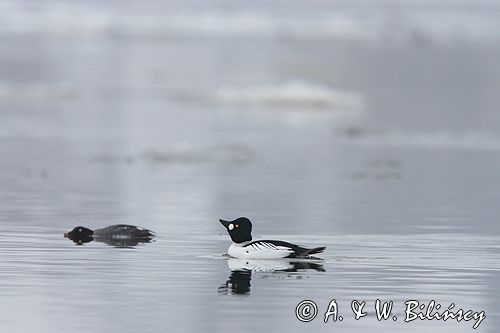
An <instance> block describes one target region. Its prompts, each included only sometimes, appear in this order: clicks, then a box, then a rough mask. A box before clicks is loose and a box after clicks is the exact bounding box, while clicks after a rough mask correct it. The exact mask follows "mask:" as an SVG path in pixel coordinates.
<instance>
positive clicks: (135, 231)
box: [64, 224, 155, 247]
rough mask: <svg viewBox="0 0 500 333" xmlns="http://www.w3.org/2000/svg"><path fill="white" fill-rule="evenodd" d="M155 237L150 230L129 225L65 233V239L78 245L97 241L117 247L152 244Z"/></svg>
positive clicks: (82, 229) (81, 229)
mask: <svg viewBox="0 0 500 333" xmlns="http://www.w3.org/2000/svg"><path fill="white" fill-rule="evenodd" d="M154 236H155V235H154V233H153V232H152V231H150V230H147V229H144V228H140V227H136V226H133V225H127V224H117V225H112V226H109V227H106V228H101V229H96V230H91V229H88V228H85V227H80V226H78V227H75V228H73V230H71V231H70V232H65V233H64V237H65V238H69V239H71V240H72V241H73V242H74V243H75V244H77V245H81V244H83V243H88V242H91V241H93V240H95V241H97V242H103V243H106V244H108V245H110V246H115V247H130V246H135V245H137V244H139V243H150V242H151V240H152V239H153V237H154Z"/></svg>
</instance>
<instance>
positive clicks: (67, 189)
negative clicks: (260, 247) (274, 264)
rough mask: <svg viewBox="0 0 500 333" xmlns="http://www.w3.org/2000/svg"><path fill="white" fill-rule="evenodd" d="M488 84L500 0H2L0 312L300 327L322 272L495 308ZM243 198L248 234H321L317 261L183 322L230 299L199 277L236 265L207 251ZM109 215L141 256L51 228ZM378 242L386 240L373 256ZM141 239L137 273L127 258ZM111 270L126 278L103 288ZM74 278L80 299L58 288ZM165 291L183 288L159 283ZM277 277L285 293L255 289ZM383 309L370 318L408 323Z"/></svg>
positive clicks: (157, 323)
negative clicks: (137, 231)
mask: <svg viewBox="0 0 500 333" xmlns="http://www.w3.org/2000/svg"><path fill="white" fill-rule="evenodd" d="M499 87H500V2H499V1H486V0H479V1H475V0H474V1H473V0H468V1H466V0H456V1H426V0H408V1H395V0H394V1H392V0H373V1H371V0H356V1H326V0H307V1H305V0H290V1H285V0H272V1H210V2H208V1H201V0H200V1H192V0H189V1H159V0H158V1H155V0H153V1H140V2H139V1H118V0H116V1H115V0H99V1H94V0H85V1H83V0H82V1H79V0H69V1H68V0H67V1H25V0H1V1H0V232H1V233H2V235H0V239H1V240H2V244H3V245H1V244H0V256H1V257H2V258H1V261H2V262H3V263H2V265H3V266H4V267H3V268H2V270H3V272H2V273H0V278H1V280H0V283H1V285H0V295H2V298H3V301H0V309H1V311H0V320H1V322H2V326H5V327H7V328H9V329H10V330H9V331H10V332H14V331H26V330H30V329H33V328H34V327H37V328H42V331H43V329H46V330H47V331H49V330H51V331H53V329H54V327H55V326H54V325H57V323H60V322H62V321H63V320H64V319H63V318H65V316H71V317H75V316H76V317H78V318H79V319H78V320H75V321H73V322H71V324H68V325H69V326H68V327H67V328H68V329H76V330H83V328H91V329H92V330H94V331H99V330H100V329H103V330H105V331H109V329H110V328H113V327H114V328H117V329H118V328H119V329H120V331H121V332H123V331H129V330H130V331H132V330H134V329H136V328H137V326H134V325H137V324H136V323H137V322H138V321H141V320H144V322H142V325H144V326H142V328H144V329H146V330H148V329H150V330H158V329H162V328H164V327H166V326H168V325H173V324H175V325H177V327H178V328H179V329H180V330H182V329H184V330H187V331H189V330H192V329H195V328H198V326H196V325H205V326H200V327H208V329H216V330H218V331H225V330H230V329H231V328H234V326H232V323H233V324H234V323H235V322H236V321H237V322H238V323H239V322H240V321H241V316H243V315H246V316H248V315H249V314H248V313H249V312H248V311H250V312H251V311H266V313H267V314H269V313H272V314H273V315H274V317H273V318H281V319H283V320H281V321H276V320H274V319H268V320H267V321H264V322H263V323H261V324H260V325H265V326H264V327H267V328H272V327H274V326H276V327H281V326H280V325H284V326H283V327H286V328H288V329H289V330H291V331H299V330H301V329H303V326H300V325H298V324H299V322H295V321H294V317H293V306H294V304H295V303H298V302H299V301H300V298H301V297H306V298H307V297H311V296H312V295H314V293H317V294H318V295H324V293H325V291H327V293H328V291H329V290H332V289H329V288H333V287H331V285H330V284H329V283H331V281H334V280H335V281H337V287H335V288H338V289H335V288H334V289H333V290H332V292H331V293H332V295H333V294H335V293H337V295H339V294H340V295H344V296H345V300H348V299H350V298H352V297H353V296H354V294H356V293H358V292H360V291H359V286H360V285H364V286H366V289H365V291H367V294H369V295H382V296H384V295H387V293H389V295H393V296H394V297H396V296H397V297H396V298H398V297H399V298H401V300H403V299H405V298H406V297H407V296H410V295H417V296H418V295H420V293H422V294H423V295H425V297H428V298H429V299H430V298H432V297H434V295H436V293H438V294H439V295H441V296H442V297H443V298H444V299H445V300H453V301H455V302H457V301H460V299H462V300H463V302H462V303H465V304H464V307H467V306H468V307H474V306H475V307H476V309H475V310H483V308H485V310H486V309H488V308H491V309H493V308H494V305H495V304H494V303H493V301H494V299H498V297H492V295H496V296H500V295H499V294H498V286H499V281H500V277H499V274H498V271H496V268H495V270H493V271H492V269H493V268H492V267H498V263H499V257H498V256H499V248H498V245H497V244H498V240H499V239H498V236H499V230H500V229H499V227H498V221H497V220H498V209H497V207H498V201H499V199H500V177H499V176H498V166H499V165H500V164H499V163H500V112H499V105H500V94H499ZM239 216H248V217H249V218H251V219H252V220H253V221H254V231H255V232H256V235H257V236H260V235H262V236H269V237H270V236H273V237H276V238H278V237H279V238H280V239H284V237H285V238H286V237H288V238H287V239H286V240H289V241H296V242H299V243H311V244H310V245H318V246H319V245H323V246H328V248H329V251H330V252H328V254H327V259H329V261H328V263H327V264H326V266H327V273H326V274H327V275H320V276H317V277H316V284H315V286H316V287H311V286H308V287H307V288H305V285H304V284H302V285H300V286H295V285H287V284H286V283H284V284H277V282H276V281H274V282H272V283H271V282H270V284H267V285H261V289H260V290H261V298H258V297H257V298H256V297H255V296H256V292H255V291H254V289H255V288H253V289H252V295H251V296H253V297H254V298H253V299H254V303H251V302H248V303H244V304H245V305H244V306H248V308H245V310H242V312H234V313H233V312H231V313H232V314H233V317H232V320H235V322H232V321H231V320H229V321H226V322H224V321H221V320H219V319H218V318H219V317H218V316H223V315H224V314H225V312H223V311H222V310H221V311H220V312H217V313H205V315H203V316H202V317H201V319H202V321H203V323H199V324H196V323H190V324H189V325H188V324H187V323H186V322H185V321H183V319H186V318H187V317H188V315H187V314H185V313H187V312H188V311H191V309H192V302H197V304H199V305H198V306H199V307H201V306H202V304H203V305H204V306H203V307H204V308H205V307H206V306H208V305H209V304H214V302H222V303H224V302H227V304H226V303H224V304H222V305H221V306H223V309H226V310H227V311H237V307H238V306H240V307H241V306H243V305H242V304H243V303H240V302H237V303H233V301H229V300H225V299H224V301H221V298H215V299H212V298H211V297H213V295H212V294H213V292H214V290H215V289H216V288H217V283H215V285H214V283H212V282H206V281H211V280H210V279H214V281H219V280H220V281H219V282H223V281H224V279H225V278H226V275H227V274H228V271H227V267H225V263H224V261H222V260H215V262H216V264H214V263H213V261H214V260H213V258H212V259H207V258H204V257H203V256H204V255H214V254H217V255H220V254H222V253H225V251H226V250H227V246H228V245H229V239H228V237H227V235H225V231H224V229H222V227H221V226H220V225H219V223H218V221H217V220H218V218H225V219H233V218H236V217H239ZM118 223H128V224H135V225H140V226H143V227H147V228H150V229H152V230H154V231H156V232H157V234H158V235H159V238H158V241H157V242H156V243H155V244H151V245H149V246H146V247H143V248H141V249H140V250H141V251H137V252H134V253H136V254H135V256H144V257H140V259H141V260H139V258H137V257H133V258H135V259H130V257H128V256H127V253H126V252H123V251H122V252H119V251H111V250H112V249H111V248H108V247H106V246H103V245H101V246H99V245H98V244H96V245H89V246H88V247H87V248H88V249H89V251H86V252H84V251H81V250H82V249H81V248H77V247H74V246H73V245H72V244H70V242H68V241H66V242H64V240H62V239H61V237H62V236H61V235H62V233H63V232H64V231H67V230H69V229H71V228H72V227H74V226H75V225H85V226H88V227H91V228H97V227H103V226H107V225H111V224H118ZM366 244H371V245H369V246H368V245H366ZM411 244H413V245H411ZM464 244H465V245H464ZM306 245H308V244H306ZM364 245H366V246H367V247H366V248H365V247H363V246H364ZM61 246H64V247H63V248H61ZM412 246H413V247H412ZM415 246H416V247H415ZM360 251H361V252H360ZM380 253H384V254H385V255H389V254H390V253H392V254H393V255H394V256H396V257H391V256H390V255H389V257H390V260H389V261H390V262H391V264H388V262H387V261H382V262H379V264H375V263H374V261H373V259H374V258H373V257H370V255H375V254H380ZM394 253H397V255H396V254H394ZM436 253H439V254H440V255H439V258H437V257H436V256H434V255H435V254H436ZM417 254H419V255H420V256H418V255H417ZM117 256H118V257H117ZM200 256H201V257H200ZM339 256H341V257H339ZM342 256H348V257H349V258H350V259H349V258H347V257H345V258H344V257H342ZM415 256H417V257H416V258H415ZM178 257H182V258H184V259H185V260H187V262H183V265H182V266H181V267H183V268H179V266H178V265H179V262H177V260H178V259H176V258H178ZM189 257H193V258H195V259H187V258H189ZM75 258H78V259H79V261H75V260H76V259H75ZM342 258H343V259H342ZM352 258H357V259H356V260H358V263H359V266H355V267H354V266H352V265H351V263H352V262H353V260H354V259H352ZM363 258H364V259H363ZM410 258H413V259H410ZM450 258H451V260H450ZM189 260H191V261H189ZM391 260H392V261H391ZM412 260H413V261H412ZM433 260H434V261H433ZM139 261H140V262H141V264H140V265H139V266H140V267H141V272H140V273H138V272H135V273H131V272H130V270H129V271H128V273H127V274H125V276H124V275H123V270H124V269H130V268H135V267H137V265H138V264H137V262H139ZM354 261H355V260H354ZM359 261H361V262H359ZM409 262H412V263H413V264H409ZM417 262H418V263H417ZM68 265H70V266H68ZM72 265H79V267H82V265H83V268H84V271H85V272H87V273H86V274H87V275H86V274H84V275H83V276H82V275H78V274H76V273H70V272H72V270H71V269H70V268H74V267H73V266H72ZM115 265H116V267H115ZM328 265H331V267H329V268H330V269H328ZM339 265H345V266H340V267H343V268H339ZM370 265H374V266H370ZM377 265H378V266H377ZM387 265H389V266H391V265H392V266H397V267H399V269H400V270H399V271H398V272H400V273H394V272H392V273H391V274H389V275H386V274H387V273H386V272H387V270H386V268H387V267H386V266H387ZM407 265H410V266H411V265H413V266H411V267H410V268H408V267H407ZM392 266H391V267H392ZM113 267H114V268H113ZM172 267H177V268H176V269H172ZM334 267H335V268H334ZM362 267H365V268H364V269H363V268H362ZM367 267H371V268H367ZM429 267H431V268H429ZM403 268H404V269H403ZM443 269H444V271H443ZM358 270H359V271H358ZM179 271H180V272H181V275H182V277H179V276H178V275H176V272H177V273H179ZM339 271H340V272H343V274H338V273H339ZM422 271H425V272H427V273H426V274H424V275H425V277H424V275H422V274H421V272H422ZM328 272H330V273H328ZM346 272H347V273H348V274H347V273H346ZM363 272H364V273H367V274H368V273H370V274H368V276H366V275H363V277H361V275H358V273H359V274H361V273H363ZM416 272H418V274H417V273H416ZM344 273H345V274H344ZM372 273H373V275H371V274H372ZM79 274H81V272H80V273H79ZM142 274H146V275H142ZM328 274H334V275H333V276H332V275H328ZM394 274H396V277H399V279H398V280H397V281H396V282H395V280H393V278H394ZM398 274H399V275H398ZM63 276H64V278H62V277H63ZM199 276H202V277H204V279H203V280H204V281H205V282H203V284H202V285H199V284H197V283H202V282H199V281H198V282H196V281H195V277H199ZM450 276H452V277H454V278H450ZM314 278H315V277H314V276H312V279H314ZM384 278H387V281H386V280H384ZM207 279H208V280H207ZM356 279H360V280H356ZM422 279H424V280H422ZM425 279H429V280H425ZM443 279H444V280H443ZM450 279H451V280H450ZM254 280H255V277H254ZM110 281H114V282H115V283H118V282H117V281H121V282H120V283H121V284H120V283H118V286H117V285H116V284H113V286H114V287H113V288H116V290H115V292H113V294H112V295H111V296H110V295H108V294H106V293H109V292H110ZM259 281H260V280H259ZM353 281H356V283H353ZM374 281H378V282H377V283H375V282H374ZM384 281H385V282H384ZM278 282H279V281H278ZM301 282H302V283H306V281H301ZM205 283H206V285H205ZM290 283H291V282H290ZM293 283H296V282H293ZM145 284H148V285H149V286H150V287H149V288H150V289H147V288H146V289H147V290H143V289H141V288H143V287H144V285H145ZM381 284H382V285H384V286H386V287H387V288H394V289H390V290H392V291H391V292H389V291H388V290H389V289H382V290H380V289H379V287H380V285H381ZM385 284H387V285H385ZM444 285H446V286H448V287H444ZM450 285H451V287H450ZM139 286H141V287H139ZM201 286H206V287H207V288H203V290H206V294H205V293H204V292H202V291H200V290H198V289H196V288H201ZM56 287H58V288H59V287H60V288H61V289H59V290H60V292H59V293H56V294H54V293H49V291H53V290H54V288H56ZM87 287H88V288H92V290H94V292H95V294H94V293H91V294H88V293H84V290H85V289H86V288H87ZM113 288H111V289H113ZM193 288H194V289H193ZM211 288H212V289H211ZM297 288H299V290H300V289H301V288H303V289H302V290H301V292H299V293H297V290H298V289H297ZM412 288H416V289H415V290H413V289H412ZM419 288H420V289H419ZM422 288H424V289H425V290H424V291H422ZM426 288H427V289H426ZM443 288H444V289H443ZM447 288H449V289H447ZM304 289H306V291H307V290H309V294H307V293H305V294H303V293H302V292H303V291H304ZM41 290H44V292H42V293H41V294H40V292H41ZM75 290H76V291H77V292H76V294H77V296H78V297H79V298H78V299H79V301H77V300H73V303H71V304H67V303H65V302H64V301H62V299H63V294H64V295H68V294H74V292H75ZM113 290H114V289H113ZM139 290H141V291H139ZM408 290H412V291H411V294H408ZM457 290H458V291H457ZM97 291H100V293H98V292H97ZM174 291H177V292H178V293H179V296H178V297H179V298H181V299H185V302H186V303H185V304H184V303H182V306H184V307H182V306H181V307H180V308H179V307H174V305H172V304H171V303H169V302H168V300H169V299H170V297H171V295H172V292H174ZM273 291H274V292H276V291H279V293H280V295H281V296H276V295H275V298H274V300H275V301H276V300H284V302H282V303H280V304H281V305H280V306H277V305H276V306H275V307H273V308H272V309H269V308H264V310H262V309H263V308H262V303H263V302H264V303H266V302H268V301H269V299H268V298H267V297H269V296H268V295H273ZM447 291H449V292H447ZM459 291H460V292H459ZM461 292H463V294H461ZM44 293H45V294H44ZM257 293H258V291H257ZM281 293H286V294H287V295H288V296H287V297H289V298H287V299H283V298H282V297H283V294H281ZM311 293H312V295H311ZM102 294H106V295H107V296H106V297H102V299H101V295H102ZM457 295H460V296H457ZM361 296H363V295H361ZM129 297H132V298H133V300H134V302H135V303H134V304H135V305H133V306H132V308H124V307H125V305H123V304H125V303H126V302H127V300H128V299H130V298H129ZM204 297H205V298H204ZM460 297H463V298H460ZM457 298H458V299H457ZM96 300H100V301H96ZM151 300H156V303H155V304H156V306H157V307H156V308H153V304H151V305H149V302H150V301H151ZM240 301H241V300H240ZM323 301H324V302H328V301H329V299H324V300H323ZM96 302H97V303H96ZM99 302H103V303H99ZM14 304H17V305H14ZM96 304H100V306H97V307H96ZM235 304H236V305H237V306H236V310H235V309H234V306H235ZM266 304H268V303H266ZM42 305H43V306H42ZM496 305H498V304H496ZM148 306H151V308H148ZM224 306H226V308H224ZM109 307H112V309H110V308H109ZM41 308H43V309H46V310H41ZM480 308H481V309H480ZM96 309H99V311H100V312H99V313H96V311H97V310H96ZM144 309H147V313H144V311H145V310H144ZM259 309H260V310H259ZM44 311H46V312H44ZM243 311H247V312H246V314H244V313H245V312H243ZM492 312H493V310H491V311H490V313H491V315H492V317H493V313H492ZM124 313H127V314H132V315H128V316H123V314H124ZM165 313H170V314H171V315H170V316H168V315H165ZM26 314H29V315H30V317H31V318H33V320H32V321H30V322H26V321H21V320H20V318H21V317H22V316H25V315H26ZM174 314H175V315H174ZM183 314H185V315H183ZM487 314H488V313H487ZM290 316H291V317H290ZM270 318H271V317H270ZM111 319H120V320H122V325H123V326H120V324H119V323H117V322H116V320H111ZM198 319H200V318H198ZM285 319H286V320H288V321H287V323H285V322H284V321H285ZM490 320H491V322H490V325H491V326H490V327H491V329H494V327H496V326H495V325H493V323H494V322H495V320H496V323H498V317H493V319H490ZM146 322H147V323H148V324H146ZM369 323H370V321H367V324H366V325H368V324H369ZM31 325H33V326H31ZM113 325H117V326H113ZM186 325H187V326H186ZM190 325H192V326H190ZM206 325H208V326H206ZM225 325H227V326H225ZM256 325H258V324H256ZM273 325H274V326H273ZM287 325H288V326H287ZM344 325H345V326H344V328H349V327H350V326H349V324H347V323H345V324H344ZM351 325H353V326H352V327H353V328H352V329H353V330H354V331H355V330H356V329H359V327H360V326H359V325H361V323H356V322H354V323H353V322H351ZM356 325H358V326H356ZM391 325H392V326H387V327H384V326H380V328H381V329H382V328H383V329H384V330H386V329H387V328H388V327H393V328H397V329H401V327H400V326H397V325H395V324H392V323H391ZM429 325H431V324H429ZM432 325H435V326H431V327H430V329H431V330H432V329H435V330H436V331H439V332H443V331H446V330H447V329H450V330H451V331H455V329H457V326H446V325H443V323H441V322H440V323H436V322H434V323H432ZM483 325H485V324H483ZM486 325H487V324H486ZM469 326H471V325H468V324H466V325H462V324H460V326H459V327H460V328H463V329H464V330H465V329H467V330H470V327H469ZM242 327H243V329H244V328H245V327H246V326H242ZM404 327H405V329H415V330H416V331H418V330H419V329H421V328H422V326H418V324H416V325H413V326H411V325H408V326H404ZM315 329H316V330H318V329H331V328H329V327H328V326H325V325H323V326H321V325H319V324H318V326H316V328H315ZM486 330H487V329H486Z"/></svg>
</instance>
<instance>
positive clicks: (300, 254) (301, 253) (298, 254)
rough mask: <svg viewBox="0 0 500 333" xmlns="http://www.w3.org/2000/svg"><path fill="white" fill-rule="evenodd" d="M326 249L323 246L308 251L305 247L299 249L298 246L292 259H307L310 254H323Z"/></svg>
mask: <svg viewBox="0 0 500 333" xmlns="http://www.w3.org/2000/svg"><path fill="white" fill-rule="evenodd" d="M325 249H326V247H325V246H321V247H315V248H313V249H308V248H305V247H300V246H298V247H297V249H296V250H295V255H294V256H293V257H295V258H304V259H307V258H309V257H310V256H311V255H312V254H318V253H321V252H323V251H324V250H325Z"/></svg>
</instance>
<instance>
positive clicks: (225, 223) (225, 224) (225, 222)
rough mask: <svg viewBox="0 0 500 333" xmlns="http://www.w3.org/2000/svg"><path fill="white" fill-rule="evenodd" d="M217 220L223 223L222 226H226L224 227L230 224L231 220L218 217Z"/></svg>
mask: <svg viewBox="0 0 500 333" xmlns="http://www.w3.org/2000/svg"><path fill="white" fill-rule="evenodd" d="M219 221H220V223H222V225H223V226H224V227H226V228H227V227H229V225H230V224H231V222H230V221H226V220H222V219H219Z"/></svg>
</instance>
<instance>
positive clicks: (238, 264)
mask: <svg viewBox="0 0 500 333" xmlns="http://www.w3.org/2000/svg"><path fill="white" fill-rule="evenodd" d="M227 265H228V266H229V269H231V274H230V275H229V277H228V280H227V281H226V283H225V284H223V285H222V286H220V287H219V293H220V294H247V293H249V292H250V280H251V279H252V273H256V274H259V273H290V272H301V271H306V270H315V271H318V272H324V271H325V268H324V267H323V264H321V263H317V262H312V261H305V260H302V261H300V260H286V259H280V260H279V259H274V260H253V259H235V258H229V259H228V261H227Z"/></svg>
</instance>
